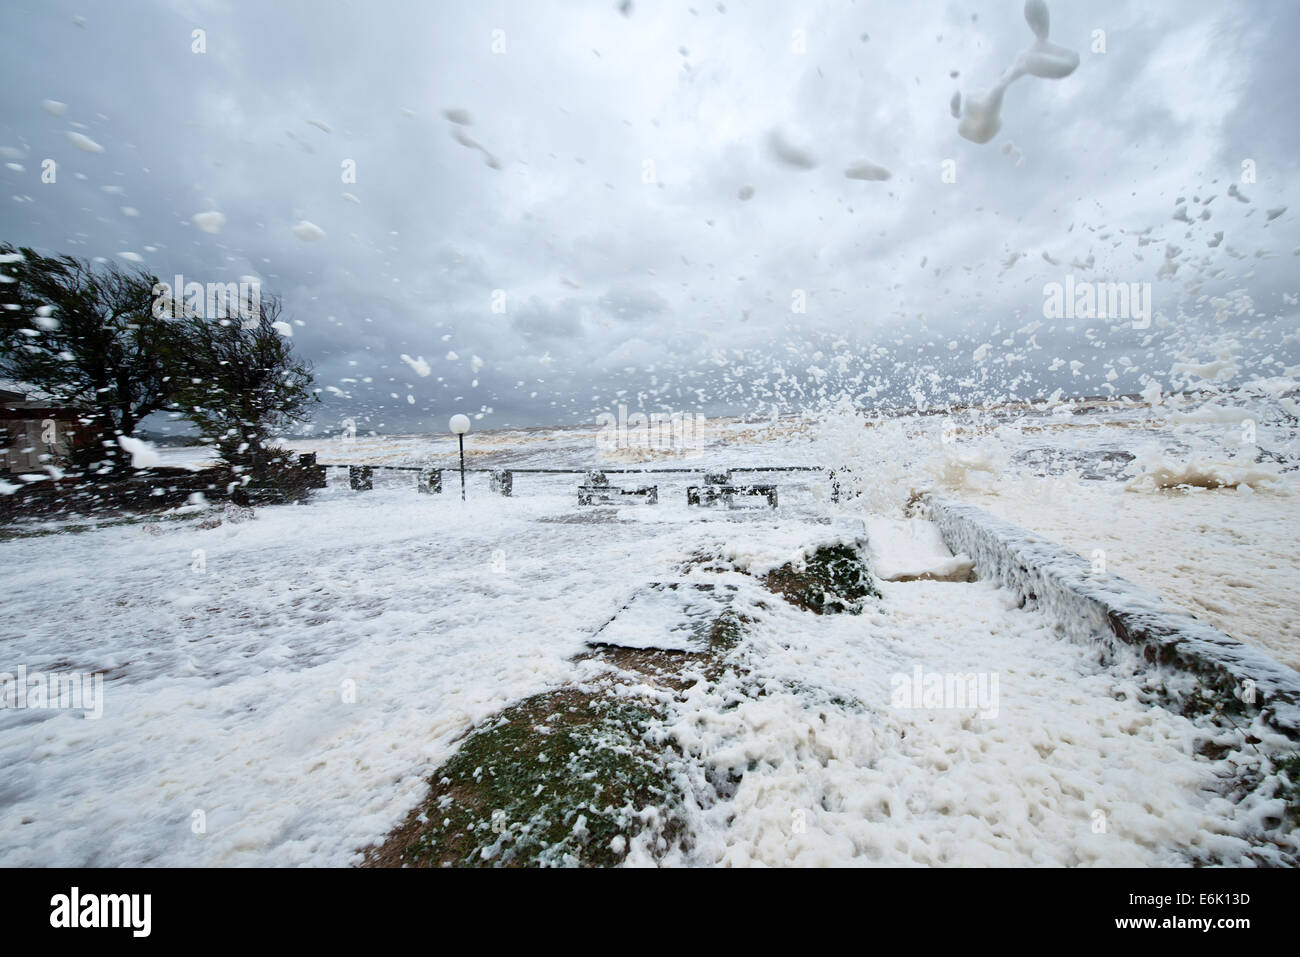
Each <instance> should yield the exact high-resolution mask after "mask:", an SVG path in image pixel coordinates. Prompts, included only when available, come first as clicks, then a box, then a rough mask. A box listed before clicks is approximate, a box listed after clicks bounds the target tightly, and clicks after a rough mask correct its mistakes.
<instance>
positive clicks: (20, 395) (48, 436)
mask: <svg viewBox="0 0 1300 957" xmlns="http://www.w3.org/2000/svg"><path fill="white" fill-rule="evenodd" d="M84 418H85V413H84V412H82V411H81V410H80V409H75V408H72V407H71V406H66V405H60V404H59V403H57V402H55V401H54V400H52V399H48V398H40V397H35V396H29V395H28V393H25V392H19V391H15V390H13V389H12V388H11V387H9V384H7V383H6V387H5V388H0V473H4V472H8V473H11V474H13V473H22V472H40V471H43V470H44V466H45V465H46V463H52V462H58V461H60V460H62V459H64V458H65V457H66V456H67V455H68V453H69V452H71V451H72V450H73V449H75V448H78V447H80V446H81V445H83V444H85V442H86V441H87V440H88V439H90V438H91V433H90V430H89V429H87V428H86V426H85V425H84V424H83V419H84Z"/></svg>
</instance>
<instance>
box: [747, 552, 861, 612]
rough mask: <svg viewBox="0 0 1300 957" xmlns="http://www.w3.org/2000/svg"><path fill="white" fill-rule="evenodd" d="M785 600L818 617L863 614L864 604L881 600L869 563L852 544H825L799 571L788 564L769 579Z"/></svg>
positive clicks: (791, 564)
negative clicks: (872, 578) (868, 569)
mask: <svg viewBox="0 0 1300 957" xmlns="http://www.w3.org/2000/svg"><path fill="white" fill-rule="evenodd" d="M766 584H767V587H768V588H770V589H771V590H772V591H774V592H777V593H778V594H780V595H781V596H782V597H784V598H785V600H786V601H788V602H790V603H791V604H793V605H797V606H798V607H800V608H803V609H805V610H807V611H811V612H813V613H815V614H818V615H834V614H840V613H842V612H848V613H849V614H850V615H858V614H861V613H862V605H863V601H864V600H865V599H867V598H879V597H880V593H879V592H878V591H877V590H876V587H875V585H874V584H872V581H871V575H870V574H869V573H868V572H867V566H866V563H865V562H864V561H863V560H862V556H861V555H859V554H858V552H857V549H855V548H853V546H851V545H843V544H841V545H824V546H822V547H821V548H819V549H817V551H816V552H814V553H813V555H812V556H811V557H810V558H809V559H808V560H807V562H805V563H804V567H802V568H796V567H795V565H794V564H793V563H791V562H787V563H786V564H784V565H782V566H781V567H780V568H778V569H776V570H775V571H772V572H769V573H768V574H767V578H766Z"/></svg>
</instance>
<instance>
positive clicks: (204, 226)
mask: <svg viewBox="0 0 1300 957" xmlns="http://www.w3.org/2000/svg"><path fill="white" fill-rule="evenodd" d="M190 222H192V223H193V224H194V225H195V226H197V227H199V229H201V230H203V231H204V232H205V233H219V232H221V227H222V226H224V225H226V217H225V216H223V215H222V214H221V213H219V212H217V211H216V210H215V209H210V210H208V211H207V212H205V213H195V214H194V215H193V216H191V217H190Z"/></svg>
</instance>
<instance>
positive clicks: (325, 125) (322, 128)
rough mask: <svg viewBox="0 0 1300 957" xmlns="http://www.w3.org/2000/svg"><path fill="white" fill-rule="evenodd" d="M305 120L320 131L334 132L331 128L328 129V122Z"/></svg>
mask: <svg viewBox="0 0 1300 957" xmlns="http://www.w3.org/2000/svg"><path fill="white" fill-rule="evenodd" d="M307 122H308V123H310V124H311V125H312V126H314V127H316V129H318V130H320V131H321V132H322V133H333V132H334V131H333V130H332V129H330V126H329V124H328V123H322V122H321V121H320V120H308V121H307Z"/></svg>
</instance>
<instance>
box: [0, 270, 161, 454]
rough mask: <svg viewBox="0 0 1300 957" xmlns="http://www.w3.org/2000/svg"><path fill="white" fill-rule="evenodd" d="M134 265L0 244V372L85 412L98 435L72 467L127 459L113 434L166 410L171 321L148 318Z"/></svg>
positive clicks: (145, 292) (149, 301)
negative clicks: (125, 267) (123, 266)
mask: <svg viewBox="0 0 1300 957" xmlns="http://www.w3.org/2000/svg"><path fill="white" fill-rule="evenodd" d="M157 283H158V280H157V278H156V277H154V276H151V275H149V274H148V273H146V272H144V271H143V270H140V271H136V272H127V271H125V270H122V269H120V268H118V267H117V266H115V265H112V264H103V265H92V264H90V263H87V262H83V261H81V260H77V259H74V258H72V257H71V256H57V257H48V256H40V255H38V254H37V253H35V252H34V251H33V250H31V249H27V248H21V249H15V248H14V247H13V246H12V245H8V244H4V245H0V375H3V376H5V377H7V378H10V379H15V380H17V381H19V382H24V383H28V384H30V385H33V386H35V387H37V388H38V389H41V390H42V391H43V392H46V393H47V394H49V395H50V396H51V397H52V398H53V399H55V400H57V401H60V402H62V403H65V404H67V405H71V406H74V407H77V408H82V409H85V410H86V413H87V416H86V422H85V424H86V425H88V426H89V427H91V428H92V429H93V430H94V432H95V433H96V434H97V441H96V442H95V443H93V444H91V445H89V446H88V447H86V448H83V449H81V450H79V451H77V452H74V464H77V465H81V466H83V467H93V466H99V467H102V466H104V465H107V466H108V467H109V468H119V467H124V466H125V465H127V464H129V456H127V455H126V454H125V453H124V452H123V450H122V449H121V448H120V447H119V445H118V442H117V439H118V437H119V436H124V435H127V436H129V435H130V434H131V433H132V432H133V431H134V430H135V428H136V427H137V426H138V425H139V424H140V422H141V420H143V419H144V418H145V417H146V416H148V415H150V414H152V413H154V412H158V411H161V410H163V409H165V408H167V406H168V404H169V402H170V400H171V397H172V392H173V381H172V378H171V376H172V367H173V363H172V360H171V358H170V357H171V356H173V355H174V354H175V352H176V349H177V345H178V344H177V332H178V327H177V326H176V325H175V324H174V323H172V322H170V321H169V320H167V319H166V318H158V317H155V315H154V308H153V305H154V292H153V290H154V288H155V286H156V285H157Z"/></svg>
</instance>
